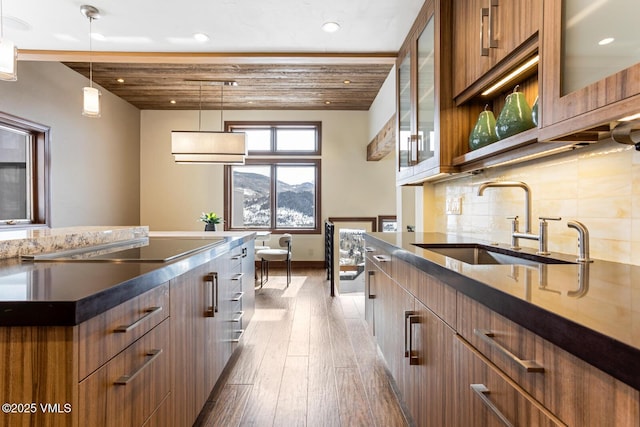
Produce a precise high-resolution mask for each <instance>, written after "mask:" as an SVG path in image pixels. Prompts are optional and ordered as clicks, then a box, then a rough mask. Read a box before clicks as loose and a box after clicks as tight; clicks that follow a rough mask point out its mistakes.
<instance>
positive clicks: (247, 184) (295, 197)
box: [233, 170, 315, 228]
mask: <svg viewBox="0 0 640 427" xmlns="http://www.w3.org/2000/svg"><path fill="white" fill-rule="evenodd" d="M270 182H271V179H270V177H269V176H266V175H263V174H259V173H251V172H241V171H238V170H235V171H234V172H233V183H234V185H233V187H234V190H235V192H234V197H235V198H236V199H237V198H238V197H241V198H242V199H243V201H242V206H243V213H242V221H243V226H245V227H269V225H270V218H271V205H270V193H271V188H270V185H271V184H270ZM314 191H315V186H314V185H313V183H310V182H304V183H301V184H288V183H286V182H283V181H281V180H278V182H277V184H276V195H277V197H276V200H277V217H276V220H277V226H278V227H292V228H310V227H314V225H315V224H314V210H315V206H314V204H315V195H314ZM239 202H240V200H237V201H236V202H235V203H234V206H239V205H240V203H239Z"/></svg>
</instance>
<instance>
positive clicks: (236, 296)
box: [231, 292, 244, 301]
mask: <svg viewBox="0 0 640 427" xmlns="http://www.w3.org/2000/svg"><path fill="white" fill-rule="evenodd" d="M243 296H244V292H238V293H236V294H235V295H234V296H233V298H231V301H240V300H241V299H242V297H243Z"/></svg>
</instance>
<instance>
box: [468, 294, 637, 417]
mask: <svg viewBox="0 0 640 427" xmlns="http://www.w3.org/2000/svg"><path fill="white" fill-rule="evenodd" d="M458 327H459V328H458V333H459V334H460V335H461V336H462V337H464V338H465V339H466V340H467V341H468V342H469V343H471V344H472V345H473V346H474V347H475V348H476V349H478V351H479V352H481V353H482V354H483V355H484V356H485V357H486V358H487V359H489V360H491V362H492V363H493V364H495V365H496V366H497V367H498V368H499V369H500V370H501V371H502V372H504V373H505V374H506V375H508V376H509V377H510V378H512V379H513V380H514V381H516V382H517V383H518V385H519V386H521V387H522V388H523V389H524V390H526V392H527V393H528V394H530V395H531V396H533V398H535V399H537V401H539V402H541V403H542V404H543V405H544V406H545V407H546V408H548V410H549V411H550V412H552V413H553V414H554V415H555V416H556V417H557V418H558V419H560V420H561V421H562V422H563V423H565V424H566V425H570V426H585V427H587V426H594V427H595V426H603V425H608V424H609V423H611V422H612V420H617V422H616V423H615V424H612V425H629V426H637V425H638V423H640V402H639V399H640V393H639V392H638V391H637V390H634V389H633V388H631V387H629V386H627V385H626V384H623V383H622V382H620V381H617V380H616V379H614V378H613V377H611V376H609V375H607V374H605V373H604V372H602V371H600V370H599V369H596V368H594V367H593V366H591V365H589V364H588V363H586V362H583V361H582V360H580V359H578V358H577V357H575V356H573V355H571V354H569V353H567V352H566V351H564V350H562V349H561V348H559V347H557V346H555V345H553V344H551V343H549V342H548V341H546V340H544V339H542V338H540V337H539V336H537V335H535V334H533V333H532V332H530V331H528V330H527V329H525V328H523V327H522V326H520V325H517V324H516V323H514V322H512V321H510V320H508V319H506V318H504V317H502V316H500V315H498V314H496V313H495V312H493V311H491V310H489V309H488V308H487V307H485V306H483V305H482V304H479V303H477V302H475V301H473V300H472V299H471V298H469V297H466V296H464V295H462V294H460V293H459V294H458Z"/></svg>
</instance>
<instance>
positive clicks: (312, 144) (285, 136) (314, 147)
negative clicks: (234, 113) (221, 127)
mask: <svg viewBox="0 0 640 427" xmlns="http://www.w3.org/2000/svg"><path fill="white" fill-rule="evenodd" d="M226 126H227V130H228V131H230V132H244V133H245V134H246V135H247V148H248V153H249V155H250V156H251V155H254V156H255V155H277V156H290V155H302V156H305V155H306V156H319V155H320V152H321V149H320V140H321V135H320V130H321V124H320V122H226Z"/></svg>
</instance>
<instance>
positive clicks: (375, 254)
mask: <svg viewBox="0 0 640 427" xmlns="http://www.w3.org/2000/svg"><path fill="white" fill-rule="evenodd" d="M364 250H365V253H366V256H367V258H369V259H370V260H371V261H372V262H373V263H374V264H375V266H376V267H378V268H379V269H380V270H381V271H383V272H385V273H386V274H387V275H388V276H392V274H393V267H392V266H393V256H392V255H391V254H390V253H389V252H387V251H385V250H384V249H382V248H381V247H380V246H378V245H376V244H372V243H371V242H366V246H365V248H364Z"/></svg>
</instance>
